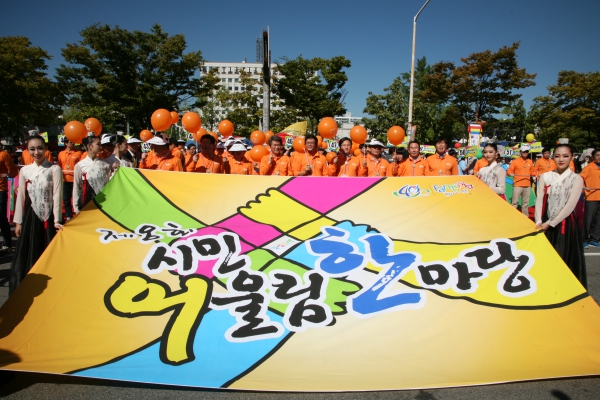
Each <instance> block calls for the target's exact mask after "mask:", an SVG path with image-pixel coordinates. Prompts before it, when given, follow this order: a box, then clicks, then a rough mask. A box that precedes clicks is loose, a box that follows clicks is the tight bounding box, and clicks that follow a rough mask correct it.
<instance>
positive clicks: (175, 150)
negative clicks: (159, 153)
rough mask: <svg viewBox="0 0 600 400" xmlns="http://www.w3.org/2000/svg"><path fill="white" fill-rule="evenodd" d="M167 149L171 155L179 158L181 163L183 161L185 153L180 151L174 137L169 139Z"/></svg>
mask: <svg viewBox="0 0 600 400" xmlns="http://www.w3.org/2000/svg"><path fill="white" fill-rule="evenodd" d="M169 151H170V152H171V154H172V155H173V157H177V158H179V160H181V165H183V164H184V163H185V153H184V152H183V151H181V149H180V148H179V141H178V140H177V139H175V138H174V137H172V138H170V139H169Z"/></svg>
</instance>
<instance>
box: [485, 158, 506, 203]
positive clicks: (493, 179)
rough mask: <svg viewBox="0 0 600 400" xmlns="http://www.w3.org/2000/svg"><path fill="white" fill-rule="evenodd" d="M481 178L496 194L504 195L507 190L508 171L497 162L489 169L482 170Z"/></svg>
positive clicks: (488, 167)
mask: <svg viewBox="0 0 600 400" xmlns="http://www.w3.org/2000/svg"><path fill="white" fill-rule="evenodd" d="M479 177H480V178H481V180H482V181H483V182H484V183H485V184H486V185H488V186H489V187H490V189H492V190H493V191H494V193H496V194H498V195H500V194H504V192H505V190H506V171H505V170H504V168H502V166H501V165H500V164H498V163H497V162H496V161H493V162H492V163H491V164H490V165H489V166H487V167H483V168H481V169H480V170H479Z"/></svg>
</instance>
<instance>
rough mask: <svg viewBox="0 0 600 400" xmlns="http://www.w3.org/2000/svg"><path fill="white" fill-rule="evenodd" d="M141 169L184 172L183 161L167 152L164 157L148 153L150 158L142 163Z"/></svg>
mask: <svg viewBox="0 0 600 400" xmlns="http://www.w3.org/2000/svg"><path fill="white" fill-rule="evenodd" d="M140 168H142V169H155V170H160V171H175V172H183V167H182V166H181V160H180V159H179V158H178V157H173V155H172V154H171V153H170V152H167V153H166V154H165V155H164V156H159V155H158V154H156V153H154V154H152V153H148V157H147V158H146V159H145V160H142V162H141V163H140Z"/></svg>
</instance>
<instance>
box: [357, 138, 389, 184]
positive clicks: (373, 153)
mask: <svg viewBox="0 0 600 400" xmlns="http://www.w3.org/2000/svg"><path fill="white" fill-rule="evenodd" d="M383 147H384V146H383V143H381V142H380V141H379V140H377V139H371V141H370V142H369V154H367V155H366V157H364V158H363V159H362V162H361V164H360V170H359V173H358V174H359V176H385V175H386V173H387V169H388V166H389V165H390V163H389V162H388V160H386V159H385V158H383V157H381V152H382V150H383Z"/></svg>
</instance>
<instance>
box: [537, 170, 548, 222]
mask: <svg viewBox="0 0 600 400" xmlns="http://www.w3.org/2000/svg"><path fill="white" fill-rule="evenodd" d="M545 186H546V184H545V183H544V176H543V175H540V178H539V179H538V184H537V193H536V194H535V195H536V199H535V227H536V228H539V227H540V225H541V224H542V208H543V207H544V191H545V190H546V189H545Z"/></svg>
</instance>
